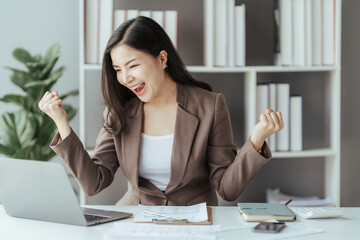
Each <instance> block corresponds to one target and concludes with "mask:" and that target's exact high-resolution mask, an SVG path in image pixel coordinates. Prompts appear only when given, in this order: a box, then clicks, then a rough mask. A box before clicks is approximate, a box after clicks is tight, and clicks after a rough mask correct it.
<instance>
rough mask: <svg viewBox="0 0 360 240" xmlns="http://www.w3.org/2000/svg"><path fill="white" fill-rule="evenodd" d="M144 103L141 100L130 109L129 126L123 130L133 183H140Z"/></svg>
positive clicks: (127, 173) (126, 158) (124, 157)
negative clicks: (139, 171)
mask: <svg viewBox="0 0 360 240" xmlns="http://www.w3.org/2000/svg"><path fill="white" fill-rule="evenodd" d="M143 115H144V111H143V103H142V102H141V101H139V102H137V103H135V104H134V108H133V109H131V111H129V117H128V121H127V124H128V125H127V126H126V127H125V129H123V130H122V132H121V144H122V152H123V156H122V157H123V159H124V165H125V167H124V168H125V169H126V175H127V177H128V179H129V181H130V182H131V184H133V186H135V187H138V184H139V173H138V170H139V152H140V141H141V131H142V125H143Z"/></svg>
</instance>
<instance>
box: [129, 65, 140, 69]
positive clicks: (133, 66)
mask: <svg viewBox="0 0 360 240" xmlns="http://www.w3.org/2000/svg"><path fill="white" fill-rule="evenodd" d="M137 66H139V64H136V65H132V66H130V68H135V67H137Z"/></svg>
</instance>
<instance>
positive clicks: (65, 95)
mask: <svg viewBox="0 0 360 240" xmlns="http://www.w3.org/2000/svg"><path fill="white" fill-rule="evenodd" d="M77 95H79V90H72V91H70V92H68V93H66V94H64V95H61V96H59V98H60V99H62V100H64V99H65V98H67V97H69V96H77Z"/></svg>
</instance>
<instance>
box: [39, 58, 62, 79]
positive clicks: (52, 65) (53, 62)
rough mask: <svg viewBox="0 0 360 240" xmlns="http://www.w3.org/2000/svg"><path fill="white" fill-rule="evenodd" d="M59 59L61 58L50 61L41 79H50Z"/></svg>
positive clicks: (42, 72)
mask: <svg viewBox="0 0 360 240" xmlns="http://www.w3.org/2000/svg"><path fill="white" fill-rule="evenodd" d="M58 59H59V57H56V58H53V59H50V60H49V61H48V62H47V63H46V66H45V67H44V69H43V70H42V71H41V73H40V75H39V78H40V79H46V78H48V77H49V74H50V72H51V71H52V69H53V68H54V66H55V64H56V62H57V60H58Z"/></svg>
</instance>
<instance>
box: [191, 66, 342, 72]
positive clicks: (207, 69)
mask: <svg viewBox="0 0 360 240" xmlns="http://www.w3.org/2000/svg"><path fill="white" fill-rule="evenodd" d="M187 69H188V71H189V72H204V73H208V72H220V73H221V72H226V73H231V72H240V73H241V72H326V71H335V70H337V67H336V66H309V67H296V66H291V67H290V66H289V67H286V66H247V67H246V66H245V67H206V66H187Z"/></svg>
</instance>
